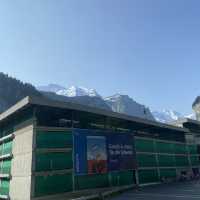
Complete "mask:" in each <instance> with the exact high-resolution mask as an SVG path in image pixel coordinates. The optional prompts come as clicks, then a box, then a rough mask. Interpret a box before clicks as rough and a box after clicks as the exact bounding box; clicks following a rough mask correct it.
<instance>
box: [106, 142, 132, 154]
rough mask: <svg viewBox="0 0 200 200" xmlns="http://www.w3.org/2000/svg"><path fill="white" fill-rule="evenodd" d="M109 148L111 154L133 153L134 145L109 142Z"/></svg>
mask: <svg viewBox="0 0 200 200" xmlns="http://www.w3.org/2000/svg"><path fill="white" fill-rule="evenodd" d="M108 150H109V154H110V155H112V156H113V155H116V156H117V155H122V156H123V155H133V147H132V146H131V145H127V144H125V145H123V144H121V145H120V144H115V145H113V144H109V145H108Z"/></svg>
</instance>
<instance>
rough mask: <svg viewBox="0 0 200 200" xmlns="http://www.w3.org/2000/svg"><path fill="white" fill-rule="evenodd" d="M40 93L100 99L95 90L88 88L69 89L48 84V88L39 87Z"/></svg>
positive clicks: (71, 87)
mask: <svg viewBox="0 0 200 200" xmlns="http://www.w3.org/2000/svg"><path fill="white" fill-rule="evenodd" d="M37 89H38V90H39V91H44V92H54V93H56V94H58V95H63V96H66V97H76V96H90V97H96V96H97V97H100V95H99V94H98V93H97V92H96V90H95V89H88V88H86V87H79V86H70V87H68V88H66V87H63V86H60V85H57V84H48V85H46V86H39V87H37Z"/></svg>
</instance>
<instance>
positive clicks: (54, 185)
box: [35, 173, 72, 197]
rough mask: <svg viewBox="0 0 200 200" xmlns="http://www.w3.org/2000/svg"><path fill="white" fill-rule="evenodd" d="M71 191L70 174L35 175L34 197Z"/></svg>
mask: <svg viewBox="0 0 200 200" xmlns="http://www.w3.org/2000/svg"><path fill="white" fill-rule="evenodd" d="M70 191H72V174H69V173H68V174H57V175H51V176H36V177H35V197H39V196H44V195H48V194H59V193H65V192H70Z"/></svg>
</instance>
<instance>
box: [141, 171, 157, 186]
mask: <svg viewBox="0 0 200 200" xmlns="http://www.w3.org/2000/svg"><path fill="white" fill-rule="evenodd" d="M138 175H139V183H140V184H143V183H153V182H158V181H159V177H158V172H157V170H156V169H148V170H139V171H138Z"/></svg>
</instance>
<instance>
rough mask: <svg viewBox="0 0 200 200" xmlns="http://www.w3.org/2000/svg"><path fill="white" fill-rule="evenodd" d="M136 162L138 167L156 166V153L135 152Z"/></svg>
mask: <svg viewBox="0 0 200 200" xmlns="http://www.w3.org/2000/svg"><path fill="white" fill-rule="evenodd" d="M137 162H138V165H139V167H156V166H157V161H156V155H155V154H137Z"/></svg>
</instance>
